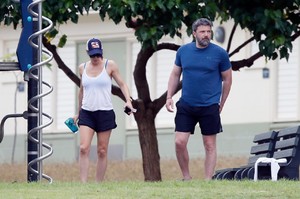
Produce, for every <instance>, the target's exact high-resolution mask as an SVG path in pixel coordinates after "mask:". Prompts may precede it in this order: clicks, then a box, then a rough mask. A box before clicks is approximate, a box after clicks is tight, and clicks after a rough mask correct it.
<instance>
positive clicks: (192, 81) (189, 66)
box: [166, 18, 232, 180]
mask: <svg viewBox="0 0 300 199" xmlns="http://www.w3.org/2000/svg"><path fill="white" fill-rule="evenodd" d="M192 29H193V36H194V38H195V42H191V43H188V44H186V45H183V46H181V47H180V48H179V49H178V51H177V54H176V59H175V65H174V68H173V70H172V72H171V75H170V78H169V82H168V93H167V100H166V108H167V110H168V111H169V112H173V111H174V102H173V100H172V96H173V95H174V93H175V90H176V88H177V86H178V84H179V82H180V77H181V74H182V96H181V98H180V100H179V101H178V102H177V103H176V107H177V112H176V116H175V132H176V134H175V147H176V157H177V161H178V163H179V166H180V169H181V172H182V175H183V180H190V179H192V177H191V175H190V171H189V154H188V150H187V143H188V140H189V137H190V134H194V130H195V126H196V124H197V123H199V126H200V129H201V133H202V138H203V144H204V148H205V162H204V168H205V179H207V180H210V179H211V178H212V176H213V174H214V170H215V166H216V160H217V149H216V135H217V134H218V133H220V132H222V125H221V119H220V113H221V111H222V109H223V106H224V104H225V101H226V99H227V97H228V95H229V91H230V88H231V82H232V74H231V73H232V70H231V64H230V61H229V57H228V54H227V52H226V51H225V50H224V49H222V48H221V47H219V46H217V45H215V44H213V43H210V40H211V36H212V22H211V21H210V20H208V19H206V18H200V19H198V20H196V21H195V22H194V23H193V25H192Z"/></svg>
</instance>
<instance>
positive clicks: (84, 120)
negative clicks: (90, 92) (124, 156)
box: [78, 109, 117, 133]
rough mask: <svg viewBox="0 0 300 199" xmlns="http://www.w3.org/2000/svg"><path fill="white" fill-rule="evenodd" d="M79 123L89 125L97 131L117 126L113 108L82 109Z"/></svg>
mask: <svg viewBox="0 0 300 199" xmlns="http://www.w3.org/2000/svg"><path fill="white" fill-rule="evenodd" d="M78 125H79V126H80V125H83V126H88V127H90V128H92V129H94V130H95V132H97V133H99V132H103V131H107V130H110V129H114V128H116V127H117V124H116V115H115V112H114V111H113V110H108V111H106V110H105V111H103V110H98V111H87V110H84V109H81V110H80V113H79V121H78Z"/></svg>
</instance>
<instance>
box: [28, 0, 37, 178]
mask: <svg viewBox="0 0 300 199" xmlns="http://www.w3.org/2000/svg"><path fill="white" fill-rule="evenodd" d="M31 2H32V1H30V2H28V5H29V4H30V3H31ZM28 5H27V6H26V9H27V7H28ZM34 9H35V10H36V9H37V8H34ZM32 23H33V31H32V32H36V31H38V24H37V23H36V22H35V20H33V21H32ZM33 42H34V43H35V44H37V40H36V39H34V40H33ZM37 54H38V52H37V49H35V48H33V55H32V60H33V61H32V65H35V64H36V63H38V57H37ZM31 73H32V74H34V75H37V74H38V70H37V69H35V70H33V71H32V72H31ZM37 94H38V83H37V81H36V80H34V79H33V78H29V81H28V95H27V98H28V101H29V100H30V99H32V98H33V97H35V96H36V95H37ZM32 105H33V106H34V107H38V102H37V101H34V102H33V103H32ZM27 110H28V120H27V125H28V126H27V128H28V132H29V131H31V130H32V129H35V128H36V127H37V126H38V115H37V114H36V113H35V112H34V111H33V110H31V109H30V108H29V107H28V109H27ZM31 135H32V137H33V138H34V139H37V140H38V133H37V132H34V133H32V134H31ZM27 140H28V146H27V147H28V148H27V151H28V152H27V163H28V164H29V163H30V162H31V161H33V160H35V159H37V158H38V144H37V143H35V142H33V141H32V140H30V139H27ZM31 168H32V169H34V170H36V171H38V169H39V165H38V162H36V163H34V164H33V165H32V166H31ZM27 172H28V173H27V181H28V182H34V181H38V174H36V173H34V172H32V171H31V170H30V169H28V170H27Z"/></svg>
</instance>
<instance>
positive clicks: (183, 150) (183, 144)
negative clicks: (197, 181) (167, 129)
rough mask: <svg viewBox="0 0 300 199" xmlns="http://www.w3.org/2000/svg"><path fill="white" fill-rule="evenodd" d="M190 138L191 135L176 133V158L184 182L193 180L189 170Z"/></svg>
mask: <svg viewBox="0 0 300 199" xmlns="http://www.w3.org/2000/svg"><path fill="white" fill-rule="evenodd" d="M189 137H190V133H183V132H176V135H175V149H176V157H177V161H178V164H179V166H180V169H181V172H182V176H183V180H190V179H192V177H191V175H190V170H189V153H188V150H187V143H188V140H189Z"/></svg>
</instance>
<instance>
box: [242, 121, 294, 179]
mask: <svg viewBox="0 0 300 199" xmlns="http://www.w3.org/2000/svg"><path fill="white" fill-rule="evenodd" d="M272 158H274V159H286V163H279V166H280V169H279V171H278V175H277V178H278V179H282V178H284V179H289V180H299V165H300V126H296V127H290V128H285V129H282V130H280V131H279V132H278V135H277V138H276V143H275V149H274V153H273V156H272ZM257 174H258V179H270V178H271V167H270V163H259V164H258V168H257ZM248 177H249V178H251V179H253V178H252V177H253V172H252V173H251V172H250V173H249V174H248Z"/></svg>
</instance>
